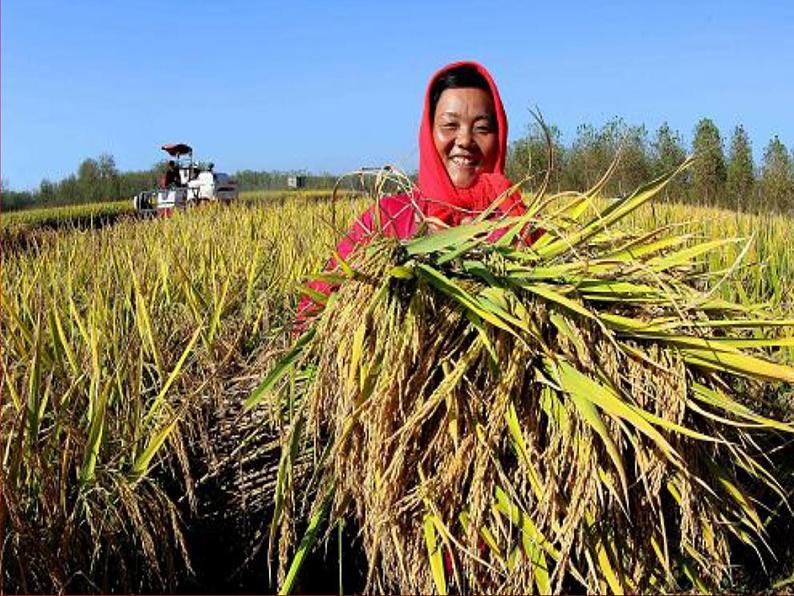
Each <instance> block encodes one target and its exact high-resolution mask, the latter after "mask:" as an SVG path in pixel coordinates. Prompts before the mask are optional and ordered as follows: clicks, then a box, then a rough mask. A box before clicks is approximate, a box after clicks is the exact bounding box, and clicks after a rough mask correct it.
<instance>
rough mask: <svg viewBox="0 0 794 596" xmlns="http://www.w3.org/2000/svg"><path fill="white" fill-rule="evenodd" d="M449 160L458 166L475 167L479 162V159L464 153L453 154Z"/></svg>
mask: <svg viewBox="0 0 794 596" xmlns="http://www.w3.org/2000/svg"><path fill="white" fill-rule="evenodd" d="M449 160H450V161H451V162H452V163H453V164H455V165H456V166H457V167H459V168H476V167H477V166H478V165H479V164H480V160H479V159H476V158H474V157H467V156H465V155H453V156H452V157H450V158H449Z"/></svg>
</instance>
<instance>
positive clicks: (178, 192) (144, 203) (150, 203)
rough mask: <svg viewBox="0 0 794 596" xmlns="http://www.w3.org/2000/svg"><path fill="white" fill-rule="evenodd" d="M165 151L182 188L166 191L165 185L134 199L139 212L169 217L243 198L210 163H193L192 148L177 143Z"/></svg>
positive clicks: (228, 180)
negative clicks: (211, 203) (206, 204)
mask: <svg viewBox="0 0 794 596" xmlns="http://www.w3.org/2000/svg"><path fill="white" fill-rule="evenodd" d="M162 149H163V151H165V152H166V153H168V155H170V156H171V157H174V158H175V161H176V164H177V167H178V168H179V181H180V184H179V185H171V186H170V187H168V188H165V183H164V181H163V183H161V188H158V189H157V190H151V191H145V192H142V193H140V194H138V195H135V197H134V198H133V205H134V206H135V210H136V211H138V212H140V213H146V212H154V211H156V212H157V213H160V214H168V213H170V212H171V211H172V210H174V209H182V208H184V207H188V206H190V205H197V204H199V203H203V202H208V201H221V202H223V203H224V204H229V203H231V202H232V201H234V200H236V199H237V198H238V197H239V196H240V192H239V190H238V188H237V182H235V181H234V180H233V179H232V178H231V177H230V176H229V175H228V174H224V173H222V172H214V171H213V168H214V167H215V165H214V164H213V163H211V162H210V163H200V162H195V161H193V149H192V147H190V145H186V144H184V143H177V144H174V145H163V146H162Z"/></svg>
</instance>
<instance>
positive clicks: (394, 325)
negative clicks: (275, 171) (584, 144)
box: [248, 162, 794, 593]
mask: <svg viewBox="0 0 794 596" xmlns="http://www.w3.org/2000/svg"><path fill="white" fill-rule="evenodd" d="M687 165H688V162H687V163H685V164H684V165H682V168H683V167H686V166H687ZM671 177H672V174H671V175H669V176H665V177H662V178H660V179H658V180H655V181H653V182H652V183H650V184H648V185H647V186H644V187H642V188H640V189H638V190H637V191H636V192H635V193H633V194H632V195H631V196H629V197H627V198H625V199H623V200H619V201H616V202H614V203H612V204H611V205H610V206H609V207H608V208H606V209H605V210H604V211H602V212H597V213H596V214H595V216H591V217H589V218H588V217H586V216H587V211H588V209H590V208H592V207H593V198H594V197H595V196H596V195H597V194H598V192H599V191H600V190H601V188H602V187H603V184H604V183H605V182H606V179H607V176H605V177H604V179H603V180H602V181H601V182H600V183H599V185H597V186H596V188H594V189H592V190H591V191H590V192H589V193H585V194H580V193H563V194H562V195H557V196H555V197H552V198H551V199H543V198H542V197H541V196H540V195H539V196H537V197H535V198H534V199H533V200H532V201H531V203H530V205H529V206H528V209H527V212H526V214H525V215H522V216H521V217H513V218H508V219H503V220H500V221H491V220H488V219H487V216H488V214H487V213H485V214H483V215H482V216H481V217H480V218H478V220H476V221H475V222H473V223H471V224H469V225H465V226H460V227H457V228H453V229H448V230H445V231H442V232H438V233H435V234H432V235H428V236H424V237H419V238H416V239H413V240H410V241H408V242H399V241H396V240H393V239H388V238H379V239H376V240H375V241H373V242H372V243H371V244H370V245H368V246H367V247H365V248H363V249H359V250H358V251H357V252H356V253H354V255H353V257H352V258H351V259H350V262H349V263H342V264H341V270H340V272H339V277H335V279H337V280H338V281H341V278H345V279H344V281H343V283H341V287H340V289H339V291H338V292H337V293H336V294H335V295H334V296H332V298H331V299H330V300H329V302H328V304H327V305H326V307H325V309H324V312H323V313H322V316H321V317H319V319H318V321H317V322H316V324H315V326H314V327H313V328H311V329H310V330H309V331H308V332H306V334H304V336H303V337H301V338H300V340H298V342H297V343H296V345H295V347H294V348H293V350H292V351H291V352H290V353H289V354H288V355H287V357H286V358H285V359H284V360H283V361H282V362H281V363H280V364H279V365H278V366H277V367H276V368H275V369H274V370H273V371H272V372H271V374H270V375H269V376H268V377H267V378H266V379H265V380H264V382H263V383H262V385H261V386H260V387H259V388H258V389H257V390H256V391H255V392H254V394H253V395H252V396H251V398H249V401H248V406H249V407H251V406H253V405H255V404H257V403H259V402H260V401H261V400H262V399H263V398H264V397H265V396H266V395H273V393H272V392H271V390H272V389H274V388H278V387H280V388H281V390H280V391H277V392H276V393H275V395H277V396H281V397H282V398H283V399H284V400H285V401H282V402H276V405H277V406H278V407H279V408H281V411H282V412H285V416H286V417H287V418H288V420H289V424H288V425H287V427H286V428H285V431H284V438H283V455H282V461H281V466H280V469H279V475H278V481H277V487H276V503H275V507H276V512H275V518H274V521H273V527H272V532H271V547H273V546H274V545H275V544H276V542H278V544H279V555H280V556H279V558H280V562H281V565H280V573H281V575H280V578H281V582H282V591H288V590H290V589H291V588H292V586H293V585H294V581H295V577H296V573H297V571H298V569H299V568H300V565H301V563H302V561H303V560H304V559H305V556H306V554H307V551H308V550H309V549H310V548H311V547H312V546H313V544H314V543H315V542H316V541H318V540H319V537H320V532H321V531H322V529H323V527H324V526H323V524H325V527H329V528H330V527H333V526H334V525H335V524H337V523H340V521H341V520H343V519H346V518H347V519H352V520H353V521H354V523H355V524H356V526H357V527H358V528H359V529H360V536H361V542H362V545H363V549H364V552H365V554H366V558H367V563H368V566H369V571H368V575H367V588H366V589H367V591H374V592H394V591H397V592H401V593H405V592H411V593H431V592H439V593H445V592H447V591H455V592H483V593H484V592H489V593H490V592H499V593H529V592H541V593H550V592H560V591H571V590H581V589H584V590H587V591H588V592H606V591H609V592H615V593H621V592H626V591H630V592H642V591H654V592H659V591H665V590H671V589H678V590H680V589H699V590H702V591H709V590H715V589H719V587H720V586H722V587H723V588H724V587H725V585H726V582H729V581H731V564H732V546H731V545H734V544H744V545H748V546H749V547H751V548H753V549H756V550H757V552H758V556H759V557H761V556H762V551H763V550H765V549H766V548H767V547H766V545H765V542H764V538H765V533H766V530H765V520H764V519H763V518H764V517H766V515H767V512H766V511H764V509H763V507H761V506H759V503H761V501H762V500H763V501H764V502H765V503H766V504H767V505H768V506H770V507H775V506H780V505H781V503H783V504H784V503H785V500H786V498H787V497H786V493H785V491H784V488H783V487H781V486H780V484H779V483H778V481H777V479H776V478H775V476H774V472H773V471H772V470H771V469H770V467H771V466H770V462H769V460H768V459H767V457H766V454H765V451H766V450H768V449H769V448H770V446H771V445H777V444H780V443H781V442H782V441H783V440H785V439H786V438H788V437H790V433H792V432H794V425H792V424H790V423H789V422H785V421H784V416H783V415H781V413H780V412H775V411H774V408H773V407H772V406H771V405H770V404H766V403H765V402H763V401H762V397H761V396H762V395H763V394H762V393H760V392H758V391H755V392H753V391H750V390H749V389H751V388H752V387H753V386H754V384H756V382H757V381H783V382H787V383H793V382H794V369H792V368H790V367H787V366H784V365H780V364H776V363H774V362H772V361H770V360H769V359H767V357H765V355H764V352H763V349H765V348H769V347H774V346H782V345H792V343H794V339H793V338H791V337H775V334H770V333H766V332H764V330H765V329H770V328H776V327H777V328H780V327H786V326H791V325H792V323H793V322H792V321H788V320H780V319H774V318H770V317H769V316H768V315H765V314H764V313H763V312H761V311H760V309H757V308H754V307H751V306H748V305H740V304H732V303H729V302H726V301H724V300H721V299H719V298H716V297H715V296H714V290H715V289H716V288H715V286H714V285H712V287H711V290H707V289H706V288H705V287H704V284H703V283H702V282H703V279H704V276H703V272H702V271H701V270H700V268H699V267H698V265H697V261H698V258H699V257H701V256H702V255H704V254H706V253H707V252H708V251H710V250H715V249H718V248H719V247H720V246H723V245H724V244H726V243H728V242H735V241H737V240H736V239H719V240H710V241H707V242H703V243H695V244H692V243H688V242H687V240H688V239H687V238H682V237H680V236H676V235H673V234H672V233H671V231H670V229H660V230H654V231H652V232H650V233H645V234H643V235H632V234H628V233H625V232H619V231H617V230H616V229H615V224H616V223H617V222H618V221H619V220H620V219H621V218H623V217H625V216H626V215H627V214H629V213H630V212H631V211H633V210H634V209H636V208H637V207H638V206H640V205H641V204H643V203H645V202H647V201H648V200H649V199H650V198H651V197H653V196H654V195H655V194H656V193H657V192H659V190H661V189H662V188H663V187H664V185H665V184H667V182H668V181H669V180H670V178H671ZM561 203H562V205H563V207H559V205H560V204H561ZM528 228H542V229H543V230H545V234H544V235H543V236H542V237H541V238H540V239H539V240H538V241H537V242H535V243H534V244H533V245H532V246H530V247H522V248H517V244H519V243H517V242H516V239H520V238H521V235H522V234H523V233H525V232H526V230H527V229H528ZM505 229H506V230H507V232H506V233H505V234H504V235H502V236H501V237H500V238H499V239H498V240H495V241H494V238H495V235H494V231H495V230H505ZM325 277H326V279H329V276H327V275H326V276H325ZM288 373H291V374H289V375H288ZM287 377H289V380H288V379H287ZM737 379H738V380H737ZM739 388H740V389H741V390H740V389H739ZM307 454H312V455H311V457H312V458H313V459H312V460H311V461H312V464H311V465H310V468H311V469H310V470H309V471H308V472H306V473H303V474H299V473H297V472H296V469H297V468H295V467H294V466H293V464H296V465H297V463H298V462H300V466H302V467H304V468H305V466H306V461H307ZM306 523H308V529H307V530H306V533H305V535H304V538H303V540H302V542H301V543H300V545H299V546H298V548H297V551H293V549H294V547H295V544H296V538H297V530H298V528H301V527H304V526H305V524H306ZM290 557H292V558H291V565H290V566H289V569H288V568H287V567H288V566H287V563H288V562H289V561H290Z"/></svg>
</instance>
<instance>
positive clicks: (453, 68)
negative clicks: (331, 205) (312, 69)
mask: <svg viewBox="0 0 794 596" xmlns="http://www.w3.org/2000/svg"><path fill="white" fill-rule="evenodd" d="M506 155H507V116H506V115H505V110H504V106H503V105H502V100H501V99H500V97H499V91H498V89H497V88H496V83H494V81H493V79H492V78H491V75H490V73H489V72H488V71H487V70H486V69H485V68H484V67H483V66H481V65H480V64H478V63H476V62H455V63H453V64H449V65H448V66H445V67H444V68H442V69H441V70H439V71H438V72H437V73H436V74H435V75H433V77H432V78H431V79H430V83H429V84H428V87H427V92H426V93H425V101H424V111H423V114H422V120H421V123H420V126H419V180H418V184H417V185H416V187H415V188H413V189H412V190H411V192H409V193H406V194H399V195H393V196H388V197H384V198H382V199H380V200H379V201H378V217H375V208H374V207H373V208H371V209H369V210H368V211H366V212H365V213H364V214H363V215H362V216H361V217H360V218H359V219H358V220H357V221H356V222H355V224H354V225H353V227H352V228H351V230H350V231H349V232H348V234H347V235H346V236H345V237H344V238H343V239H342V241H341V242H340V243H339V245H338V247H337V253H338V254H339V256H341V257H342V258H343V259H346V258H347V256H348V255H349V254H350V253H351V252H352V251H353V249H354V248H355V247H356V246H359V245H361V244H366V243H368V242H369V241H370V240H371V239H372V237H373V236H374V235H376V234H377V233H380V234H383V235H384V236H390V237H393V238H399V239H406V238H411V237H412V236H414V235H416V234H417V233H420V232H421V231H422V230H437V229H439V228H444V227H450V226H457V225H460V224H462V223H466V222H469V221H471V220H472V219H473V218H475V217H476V216H477V215H479V214H480V213H482V212H483V211H485V210H486V209H487V208H489V207H490V206H491V204H492V203H494V201H496V200H497V199H500V201H501V202H500V203H499V205H498V206H497V207H496V208H495V209H494V210H493V212H492V214H491V217H494V218H499V217H505V216H507V215H519V214H521V213H522V212H523V209H524V207H523V203H522V201H521V195H520V193H518V192H516V191H513V192H510V191H511V188H512V186H513V184H512V182H510V180H508V179H507V177H506V176H505V174H504V169H505V158H506ZM336 266H337V263H336V261H335V260H331V261H330V262H329V264H328V267H327V269H329V270H333V269H335V268H336ZM309 288H310V289H311V290H313V291H315V292H319V293H320V294H325V295H329V294H330V293H331V292H332V291H333V290H334V289H335V287H334V286H333V285H331V284H328V283H325V282H322V281H315V282H312V283H310V284H309ZM314 296H315V298H317V297H318V296H317V295H316V294H314ZM315 310H317V304H316V303H315V302H314V300H313V299H312V298H309V297H305V298H304V299H303V300H302V301H301V304H300V306H299V308H298V312H299V315H298V319H299V321H303V320H305V317H306V316H307V315H309V314H310V313H312V312H313V311H315Z"/></svg>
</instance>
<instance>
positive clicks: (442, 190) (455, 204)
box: [418, 62, 523, 226]
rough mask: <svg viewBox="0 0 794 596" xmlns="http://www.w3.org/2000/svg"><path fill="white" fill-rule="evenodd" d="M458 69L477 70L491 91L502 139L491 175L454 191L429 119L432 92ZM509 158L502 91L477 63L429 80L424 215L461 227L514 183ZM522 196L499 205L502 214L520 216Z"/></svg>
mask: <svg viewBox="0 0 794 596" xmlns="http://www.w3.org/2000/svg"><path fill="white" fill-rule="evenodd" d="M459 66H471V67H474V68H475V69H476V70H477V72H478V73H480V74H481V75H482V76H483V78H484V79H485V80H486V81H488V86H489V87H490V88H491V97H492V99H493V105H494V115H495V116H496V128H497V134H498V137H499V141H498V153H497V157H496V161H495V162H494V169H493V171H492V172H486V173H483V174H480V176H479V177H478V179H477V182H476V183H475V184H474V186H472V187H470V188H455V186H454V185H453V184H452V181H451V180H450V179H449V176H448V175H447V170H446V168H445V167H444V163H443V162H442V161H441V157H440V156H439V155H438V151H436V146H435V142H434V141H433V122H432V121H431V120H430V113H431V105H430V104H431V101H432V97H431V95H430V90H431V89H432V88H433V84H434V83H435V82H436V80H438V79H439V78H440V77H441V76H443V75H444V73H445V72H447V71H448V70H451V69H453V68H457V67H459ZM506 159H507V115H506V114H505V109H504V106H503V105H502V99H501V98H500V97H499V90H498V89H497V88H496V83H494V80H493V78H492V77H491V73H489V72H488V71H487V70H486V68H485V67H484V66H482V65H480V64H478V63H476V62H453V63H452V64H448V65H447V66H445V67H444V68H442V69H441V70H439V71H438V72H437V73H436V74H434V75H433V77H432V78H431V79H430V82H429V83H428V85H427V91H426V92H425V104H424V111H423V113H422V121H421V124H420V126H419V189H418V190H419V195H420V196H421V197H423V198H424V201H423V204H422V205H421V207H422V211H423V212H424V214H425V215H428V216H431V217H437V218H438V219H440V220H441V221H443V222H444V223H446V224H447V225H451V226H454V225H458V224H460V223H461V220H462V219H463V218H464V217H473V216H476V215H477V213H479V212H481V211H483V210H484V209H486V208H487V207H489V206H490V205H491V203H492V202H493V201H494V199H496V198H497V197H498V196H499V195H500V194H502V193H503V192H505V191H506V190H507V189H509V188H510V187H511V186H512V185H513V184H512V182H510V180H508V179H507V177H506V176H505V160H506ZM522 205H523V204H522V203H521V195H520V194H519V193H518V192H516V193H513V195H511V196H510V197H509V198H507V199H506V200H505V201H504V202H503V203H502V205H501V206H500V207H501V209H500V211H502V212H510V215H518V214H520V213H521V212H522V211H523V209H521V206H522Z"/></svg>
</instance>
